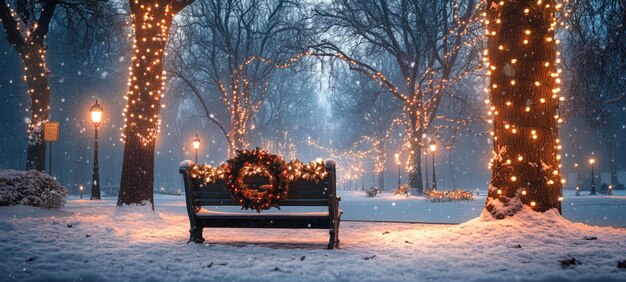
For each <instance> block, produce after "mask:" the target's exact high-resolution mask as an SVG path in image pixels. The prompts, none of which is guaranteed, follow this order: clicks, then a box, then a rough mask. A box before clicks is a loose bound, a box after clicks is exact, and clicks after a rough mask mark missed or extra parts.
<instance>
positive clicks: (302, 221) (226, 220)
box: [197, 216, 332, 229]
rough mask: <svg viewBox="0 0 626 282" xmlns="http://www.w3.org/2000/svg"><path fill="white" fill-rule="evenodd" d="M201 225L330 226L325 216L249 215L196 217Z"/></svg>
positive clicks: (253, 226) (227, 226)
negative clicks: (254, 216) (259, 216)
mask: <svg viewBox="0 0 626 282" xmlns="http://www.w3.org/2000/svg"><path fill="white" fill-rule="evenodd" d="M197 219H198V223H199V225H201V226H202V227H223V228H287V229H292V228H296V229H328V228H330V227H331V226H332V224H331V222H330V220H329V219H328V217H326V218H301V217H298V218H251V217H223V218H204V217H201V216H198V217H197Z"/></svg>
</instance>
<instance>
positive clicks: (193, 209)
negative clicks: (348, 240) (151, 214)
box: [179, 160, 342, 249]
mask: <svg viewBox="0 0 626 282" xmlns="http://www.w3.org/2000/svg"><path fill="white" fill-rule="evenodd" d="M324 164H325V167H326V169H327V171H328V172H329V173H328V175H327V176H326V177H325V178H324V179H322V180H321V181H318V182H317V183H316V182H314V181H308V180H296V181H294V182H292V183H291V184H290V185H289V193H288V197H287V199H284V200H282V201H281V202H280V206H281V207H286V206H296V207H328V212H325V211H322V212H290V213H277V212H271V210H267V211H263V212H261V213H256V212H255V213H250V212H218V211H211V210H208V209H201V207H219V206H239V204H238V203H237V202H235V201H233V199H232V197H231V194H230V193H229V192H228V190H227V189H226V187H225V185H224V182H223V181H219V180H218V181H217V182H215V183H203V181H202V180H199V179H194V178H192V177H191V175H190V172H191V169H192V167H193V166H194V163H193V162H192V161H184V162H182V163H181V164H180V169H179V172H180V173H181V174H182V176H183V182H184V185H185V199H186V204H187V213H188V215H189V223H190V225H191V228H190V230H189V232H190V233H191V235H190V238H189V241H190V242H196V243H202V242H204V238H203V237H202V230H203V228H220V227H221V228H286V229H328V230H329V234H330V240H329V242H328V249H333V248H338V247H339V222H340V220H341V214H342V211H341V210H340V209H339V201H340V200H341V198H339V197H337V188H336V176H335V162H334V161H331V160H326V161H325V163H324ZM267 183H268V179H266V178H263V177H256V178H253V179H246V184H248V186H249V187H260V186H261V185H265V184H267Z"/></svg>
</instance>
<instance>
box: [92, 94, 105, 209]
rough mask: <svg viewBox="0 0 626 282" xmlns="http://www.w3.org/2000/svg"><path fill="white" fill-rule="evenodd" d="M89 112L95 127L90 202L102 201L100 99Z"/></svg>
mask: <svg viewBox="0 0 626 282" xmlns="http://www.w3.org/2000/svg"><path fill="white" fill-rule="evenodd" d="M89 112H90V113H91V122H92V123H93V126H94V132H95V134H94V146H93V147H94V150H93V174H92V178H91V198H90V200H100V169H99V167H98V126H100V122H101V121H102V112H103V109H102V107H101V106H100V104H98V99H96V103H95V104H93V105H92V106H91V108H89Z"/></svg>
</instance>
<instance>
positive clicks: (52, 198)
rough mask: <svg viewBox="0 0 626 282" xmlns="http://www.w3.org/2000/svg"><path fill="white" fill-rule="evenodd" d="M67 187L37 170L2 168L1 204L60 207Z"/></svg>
mask: <svg viewBox="0 0 626 282" xmlns="http://www.w3.org/2000/svg"><path fill="white" fill-rule="evenodd" d="M66 194H67V189H65V188H63V186H61V184H59V182H57V181H56V180H55V179H54V178H52V177H51V176H49V175H47V174H44V173H41V172H38V171H35V170H30V171H17V170H0V206H13V205H24V206H33V207H41V208H47V209H58V208H61V207H63V205H64V204H65V195H66Z"/></svg>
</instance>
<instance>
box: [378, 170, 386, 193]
mask: <svg viewBox="0 0 626 282" xmlns="http://www.w3.org/2000/svg"><path fill="white" fill-rule="evenodd" d="M378 189H380V190H381V191H385V169H384V168H383V169H381V170H379V171H378Z"/></svg>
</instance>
